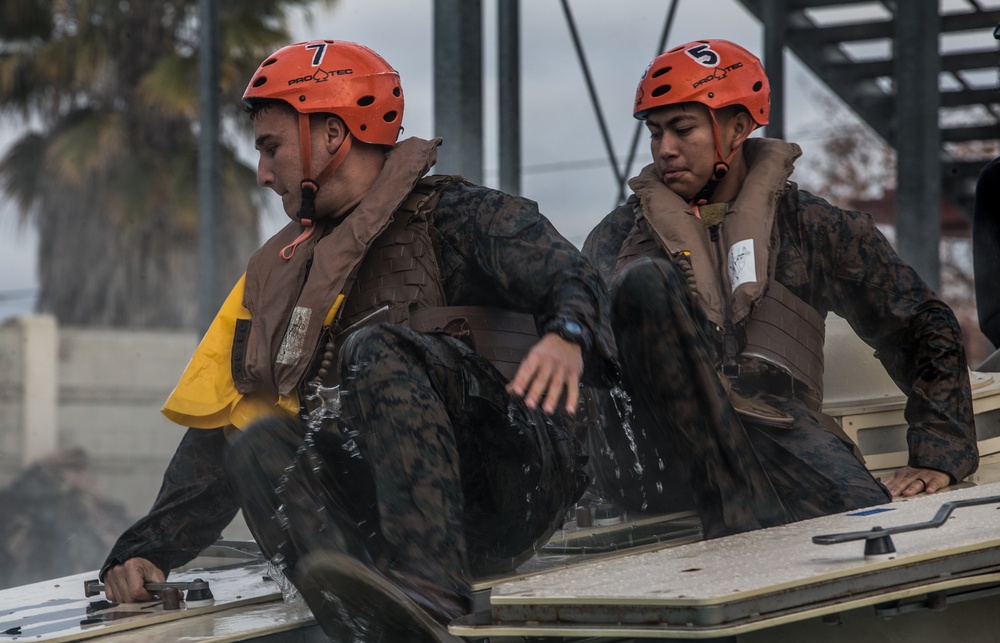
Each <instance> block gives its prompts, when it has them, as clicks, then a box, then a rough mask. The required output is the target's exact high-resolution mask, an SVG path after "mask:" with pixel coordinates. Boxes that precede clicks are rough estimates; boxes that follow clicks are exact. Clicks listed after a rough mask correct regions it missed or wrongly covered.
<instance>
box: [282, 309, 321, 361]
mask: <svg viewBox="0 0 1000 643" xmlns="http://www.w3.org/2000/svg"><path fill="white" fill-rule="evenodd" d="M311 316H312V310H310V309H309V308H304V307H302V306H296V307H295V309H294V310H293V311H292V318H291V320H289V322H288V330H287V331H285V338H284V339H283V340H281V348H279V349H278V357H277V359H275V360H274V361H275V363H277V364H294V363H296V362H297V361H299V358H300V357H301V356H302V346H303V343H304V342H305V338H306V329H307V328H309V318H310V317H311Z"/></svg>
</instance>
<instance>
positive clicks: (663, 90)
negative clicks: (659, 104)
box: [650, 85, 670, 97]
mask: <svg viewBox="0 0 1000 643" xmlns="http://www.w3.org/2000/svg"><path fill="white" fill-rule="evenodd" d="M669 91H670V85H660V86H659V87H657V88H656V89H654V90H653V91H652V92H650V93H651V95H652V96H653V97H656V96H663V95H664V94H666V93H667V92H669Z"/></svg>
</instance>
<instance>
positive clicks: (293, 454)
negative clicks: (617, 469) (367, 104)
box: [102, 183, 617, 617]
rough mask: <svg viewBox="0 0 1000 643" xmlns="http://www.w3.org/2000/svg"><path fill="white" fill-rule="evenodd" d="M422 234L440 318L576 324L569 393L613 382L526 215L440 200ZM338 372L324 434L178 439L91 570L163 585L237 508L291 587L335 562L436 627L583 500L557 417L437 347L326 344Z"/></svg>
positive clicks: (588, 272)
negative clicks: (463, 315)
mask: <svg viewBox="0 0 1000 643" xmlns="http://www.w3.org/2000/svg"><path fill="white" fill-rule="evenodd" d="M433 229H434V231H435V238H436V240H437V243H436V245H437V248H436V250H437V252H438V257H439V262H440V265H441V274H442V276H443V284H442V285H443V290H444V293H445V296H446V299H447V303H448V304H449V305H489V306H493V307H499V308H505V309H508V310H514V311H521V312H529V313H533V314H534V315H535V318H536V320H537V321H538V323H539V327H543V326H544V324H545V323H546V321H547V320H549V319H551V318H553V317H556V316H565V317H569V318H572V319H576V320H579V321H580V322H581V323H582V324H583V325H584V326H585V327H586V329H587V330H588V331H589V335H590V337H591V338H592V340H593V341H592V349H591V350H590V351H589V353H588V354H585V355H584V362H585V378H587V379H588V380H589V381H590V382H591V383H597V384H602V383H603V385H610V384H611V383H612V381H613V379H614V378H615V377H617V369H616V366H615V362H614V357H613V356H614V354H615V351H614V347H613V346H614V345H613V338H612V336H611V331H610V326H609V323H608V319H609V312H608V311H609V308H610V306H609V302H608V296H607V293H606V291H605V290H604V286H603V282H602V280H601V279H600V277H599V275H598V273H597V271H596V270H595V269H594V268H593V267H592V266H591V265H590V264H589V262H587V261H586V259H584V258H583V256H582V255H581V254H580V253H579V251H578V250H576V249H575V248H574V247H573V246H572V245H571V244H569V243H568V242H567V241H566V240H565V239H563V238H562V237H561V236H560V235H559V234H558V233H557V232H556V231H555V229H554V228H553V227H552V225H551V224H550V223H549V222H548V221H547V220H546V219H545V218H544V217H542V216H541V215H540V214H539V212H538V209H537V206H536V205H535V204H534V203H533V202H530V201H528V200H525V199H520V198H516V197H510V196H508V195H505V194H502V193H500V192H497V191H494V190H490V189H487V188H483V187H479V186H474V185H469V184H467V183H460V184H456V185H452V186H450V187H448V188H446V189H445V190H444V191H443V192H442V194H441V197H440V200H439V201H438V203H437V205H436V207H435V209H434V214H433ZM348 300H350V296H349V297H348ZM339 371H340V389H341V390H340V403H341V405H342V408H341V412H340V413H339V415H338V416H337V417H336V418H335V419H334V418H333V417H332V416H328V417H327V418H326V419H325V420H322V421H320V422H318V423H317V422H313V423H307V422H306V418H305V417H303V421H301V422H299V421H295V420H290V419H289V420H284V419H278V418H269V419H264V420H258V421H257V422H255V423H254V424H252V425H251V426H250V427H248V429H247V430H246V431H244V432H242V434H241V435H239V436H238V437H237V438H236V439H235V440H233V442H232V445H231V446H229V447H227V445H226V440H225V438H224V436H223V433H222V430H197V429H190V430H189V431H188V432H187V434H186V435H185V437H184V439H183V440H182V443H181V445H180V447H179V449H178V451H177V454H176V455H175V457H174V459H173V461H172V462H171V464H170V466H169V468H168V470H167V472H166V475H165V477H164V483H163V487H162V489H161V491H160V494H159V496H158V498H157V500H156V502H155V504H154V506H153V508H152V510H151V511H150V513H149V515H147V516H146V517H145V518H143V519H141V520H140V521H139V522H138V523H137V524H136V525H135V526H134V527H133V528H132V529H130V530H129V531H128V532H126V534H125V535H124V536H123V537H122V538H121V539H120V540H119V542H118V544H117V545H116V546H115V548H114V549H113V551H112V552H111V555H110V556H109V558H108V561H107V562H106V563H105V566H104V569H107V567H108V566H110V565H112V564H115V563H118V562H122V561H124V560H126V559H127V558H130V557H133V556H142V557H145V558H147V559H150V560H151V561H153V562H154V563H155V564H156V565H157V566H158V567H160V568H161V569H163V570H164V572H166V571H168V570H169V569H170V568H171V567H176V566H177V565H179V564H182V563H184V562H186V561H187V560H190V559H191V558H192V557H194V556H195V555H197V553H198V552H199V551H200V550H201V549H203V548H204V547H206V546H208V545H209V544H211V543H212V542H213V541H214V540H215V539H216V538H217V537H218V535H219V533H220V532H221V530H222V528H223V527H224V526H225V525H226V524H227V523H228V522H229V520H231V518H232V517H233V515H234V514H235V512H236V510H237V509H238V508H239V507H240V506H242V509H243V511H244V515H245V517H246V519H247V522H248V524H249V525H250V527H251V530H252V531H253V533H254V536H255V538H256V539H257V541H258V543H259V544H260V546H261V548H262V550H263V551H264V553H265V554H266V555H267V556H268V557H272V558H273V557H276V556H278V555H279V554H280V556H281V557H282V558H283V560H284V563H285V564H286V565H287V566H288V568H287V569H286V573H287V574H289V575H290V576H291V578H292V580H293V581H294V578H295V564H296V562H297V561H298V560H299V559H300V558H301V557H303V556H304V555H305V554H307V553H308V552H309V551H312V550H316V549H336V550H340V551H346V552H348V553H350V554H351V555H353V556H355V557H357V558H359V559H361V560H364V561H366V562H369V563H371V564H374V565H375V566H377V567H378V568H379V569H380V571H382V572H383V573H384V574H386V575H387V576H389V577H390V578H392V579H394V580H395V581H397V582H399V583H400V584H401V585H403V586H406V584H407V583H409V584H412V585H415V586H416V587H418V588H420V592H418V593H422V594H423V595H429V596H436V597H438V598H440V599H442V600H439V601H437V605H436V607H437V608H438V610H439V611H440V610H443V613H442V614H440V615H441V616H442V617H447V616H453V615H454V612H457V611H459V610H462V609H464V608H465V607H466V606H465V605H464V601H465V599H467V597H468V593H469V577H470V574H471V575H482V574H489V573H495V572H500V571H507V570H510V569H512V568H513V567H515V566H516V565H518V564H520V563H521V562H523V561H524V560H525V559H526V558H528V557H529V556H530V555H531V554H532V553H533V552H534V549H535V548H536V547H537V546H540V545H541V544H542V542H543V541H544V540H545V539H547V538H548V537H549V536H550V535H551V533H552V531H553V530H554V529H556V528H557V527H558V526H559V525H560V524H561V522H562V519H563V517H564V515H565V513H566V511H567V509H568V508H570V507H571V506H573V504H574V503H575V501H576V499H577V498H578V497H579V496H580V495H581V494H582V493H583V490H584V489H585V487H586V485H587V481H588V480H587V476H586V475H585V473H584V472H583V467H584V465H585V462H586V457H585V456H584V454H583V451H582V449H581V444H580V441H579V440H578V439H577V436H575V435H574V433H573V431H574V429H575V425H574V423H573V422H571V421H570V418H569V416H568V415H566V414H565V412H559V413H558V414H557V415H555V416H552V417H549V416H546V415H544V414H543V413H541V412H539V411H531V410H529V409H527V407H526V406H525V404H524V402H523V400H521V399H520V398H517V397H512V396H510V395H508V394H507V393H506V391H505V388H504V387H505V385H506V379H505V378H504V377H503V376H502V375H501V373H500V372H499V371H498V370H497V369H496V368H495V367H494V366H493V365H492V364H491V363H490V362H488V361H487V360H486V359H484V358H483V357H482V356H480V355H479V354H477V353H476V352H475V351H474V350H472V349H471V348H470V347H469V346H468V345H467V344H466V343H465V342H463V341H462V340H460V339H458V338H456V337H453V336H451V335H449V334H447V333H445V332H444V331H435V332H418V331H415V330H413V329H411V328H408V327H405V326H402V325H398V324H389V323H382V324H378V325H373V326H366V327H363V328H361V329H360V330H358V331H356V332H354V333H353V334H351V335H350V336H349V337H348V338H347V340H346V342H344V343H343V344H342V345H341V347H340V352H339ZM223 462H224V463H225V467H224V468H223V467H222V466H221V465H222V463H223ZM102 575H103V570H102ZM434 607H435V606H434V605H431V606H429V608H431V609H433V608H434ZM451 607H455V609H454V610H452V609H451Z"/></svg>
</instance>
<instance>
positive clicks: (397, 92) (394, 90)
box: [392, 87, 402, 98]
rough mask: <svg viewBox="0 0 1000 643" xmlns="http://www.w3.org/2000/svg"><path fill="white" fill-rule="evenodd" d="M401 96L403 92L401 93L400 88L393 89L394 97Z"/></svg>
mask: <svg viewBox="0 0 1000 643" xmlns="http://www.w3.org/2000/svg"><path fill="white" fill-rule="evenodd" d="M400 94H402V92H401V91H399V87H393V88H392V95H393V96H395V97H396V98H399V95H400Z"/></svg>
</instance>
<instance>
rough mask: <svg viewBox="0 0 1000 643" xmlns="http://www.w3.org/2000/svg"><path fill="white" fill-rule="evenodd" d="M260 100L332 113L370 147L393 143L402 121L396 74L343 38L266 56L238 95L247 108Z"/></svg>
mask: <svg viewBox="0 0 1000 643" xmlns="http://www.w3.org/2000/svg"><path fill="white" fill-rule="evenodd" d="M261 99H276V100H281V101H284V102H286V103H288V104H289V105H291V106H292V109H294V110H296V111H298V112H300V113H303V114H311V113H316V112H319V113H330V114H336V115H337V116H339V117H340V118H341V119H343V121H344V124H345V125H347V128H348V129H349V130H350V131H351V134H352V135H353V136H354V137H355V138H357V139H358V140H360V141H364V142H365V143H372V144H375V145H390V146H391V145H395V144H396V138H397V137H398V136H399V129H400V123H401V121H402V119H403V90H402V88H401V87H400V84H399V74H398V73H396V70H394V69H393V68H392V67H390V66H389V64H388V63H387V62H385V60H383V59H382V57H381V56H379V55H378V54H376V53H375V52H374V51H372V50H371V49H369V48H368V47H365V46H363V45H359V44H356V43H353V42H346V41H343V40H312V41H309V42H300V43H297V44H294V45H288V46H287V47H283V48H281V49H279V50H278V51H276V52H275V53H273V54H272V55H270V56H268V57H267V59H266V60H265V61H264V62H262V63H261V64H260V67H258V68H257V71H256V72H255V73H254V75H253V78H251V79H250V84H249V85H248V86H247V89H246V91H245V92H244V93H243V102H244V103H246V104H247V105H248V106H249V105H251V104H252V103H253V102H254V101H255V100H261Z"/></svg>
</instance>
